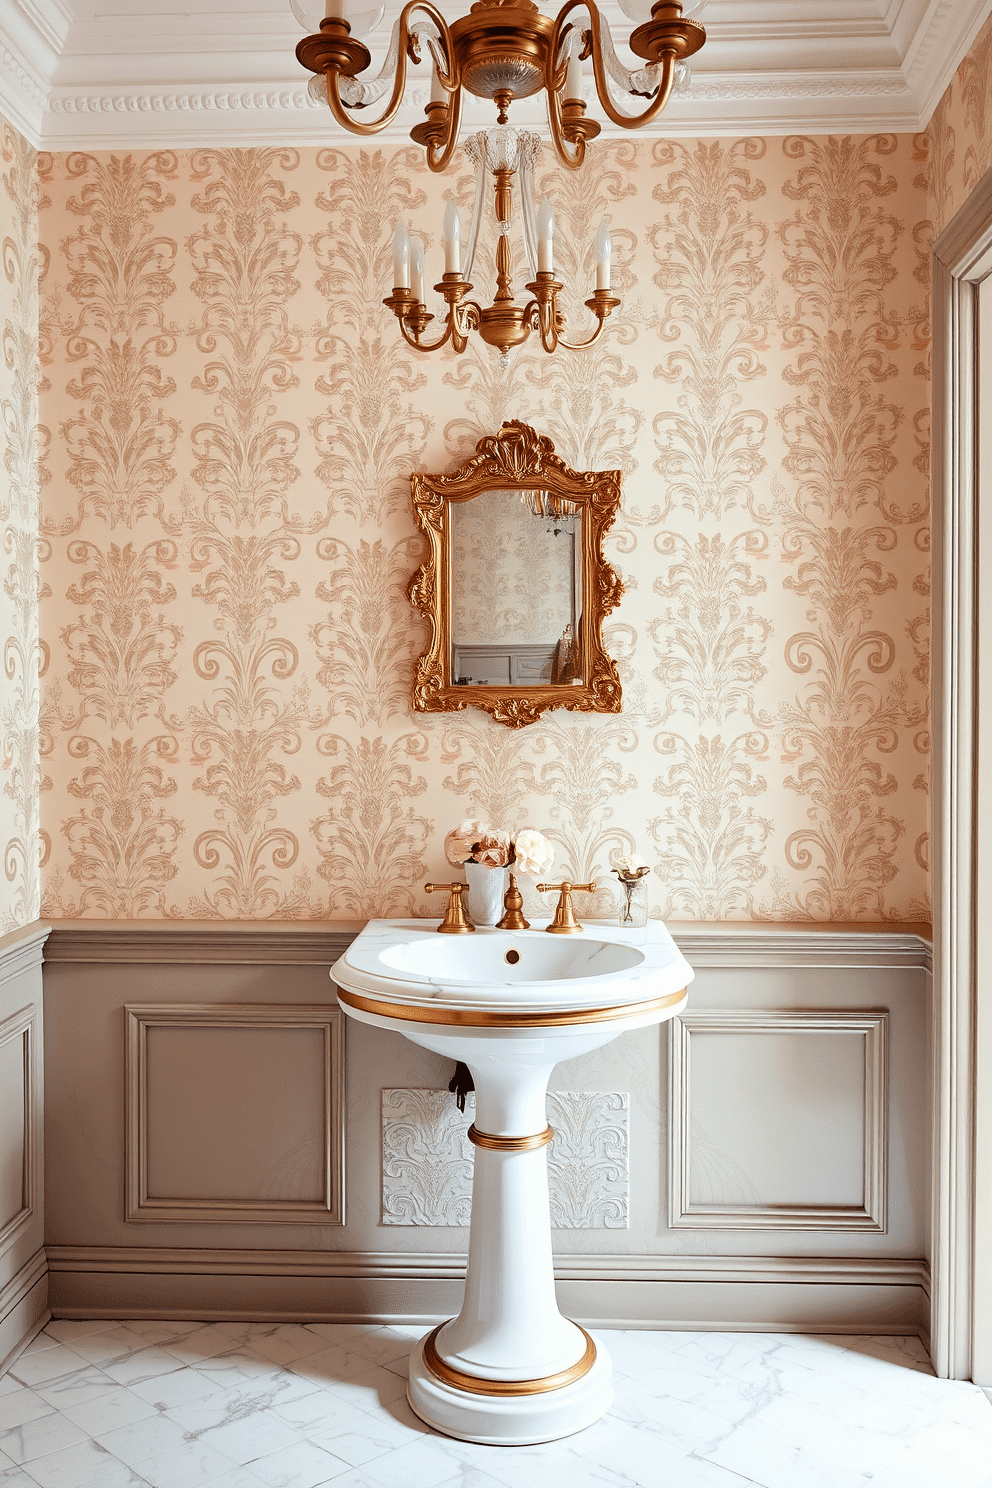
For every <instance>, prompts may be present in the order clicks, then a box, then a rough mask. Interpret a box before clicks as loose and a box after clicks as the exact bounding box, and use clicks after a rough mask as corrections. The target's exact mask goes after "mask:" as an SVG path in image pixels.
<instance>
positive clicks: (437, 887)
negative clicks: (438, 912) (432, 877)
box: [424, 883, 475, 935]
mask: <svg viewBox="0 0 992 1488" xmlns="http://www.w3.org/2000/svg"><path fill="white" fill-rule="evenodd" d="M467 888H468V884H463V883H450V884H436V883H427V884H424V891H425V893H428V894H433V893H435V892H436V893H443V892H444V891H448V892H449V893H450V894H451V898H450V899H449V900H448V905H447V908H446V909H445V911H444V919H443V920H442V921H441V923H440V925H438V927H437V933H438V935H467V934H468V932H469V931H470V930H473V931H474V929H475V926H474V925H473V924H472V922H471V920H470V919H469V918H468V916H467V915H466V913H465V906H464V905H463V904H462V895H463V894H464V893H465V891H466V889H467Z"/></svg>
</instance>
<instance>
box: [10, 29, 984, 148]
mask: <svg viewBox="0 0 992 1488" xmlns="http://www.w3.org/2000/svg"><path fill="white" fill-rule="evenodd" d="M78 8H79V9H81V8H82V7H78ZM442 8H443V9H444V10H445V11H446V12H450V13H451V14H452V15H453V14H454V13H455V12H456V11H457V10H458V9H459V8H460V0H443V4H442ZM548 8H549V7H548V6H545V9H548ZM808 8H810V7H808V6H804V7H800V13H799V14H798V15H797V14H796V12H795V7H794V6H790V7H788V8H786V7H785V6H783V5H782V4H781V3H779V0H749V3H748V4H747V5H742V4H741V3H740V0H707V4H706V6H705V10H704V11H703V12H702V16H703V20H704V21H705V24H706V26H707V28H708V30H709V33H710V41H709V44H708V46H707V48H706V50H705V52H703V53H702V54H701V57H700V63H699V66H697V67H696V68H695V70H694V73H693V77H692V80H691V82H690V84H689V86H688V87H687V88H686V89H684V90H683V91H682V92H681V93H680V94H679V95H678V96H676V97H675V98H674V99H673V100H672V102H671V104H670V105H669V107H668V108H667V109H666V111H665V113H664V115H663V117H662V119H661V120H660V121H659V124H658V126H657V127H656V128H655V129H654V130H652V131H644V132H642V134H641V137H642V138H644V137H648V138H650V137H659V136H660V137H680V136H682V137H693V136H698V135H723V136H734V135H741V134H770V135H782V134H792V133H802V134H821V133H846V132H856V133H865V132H875V131H895V132H905V131H916V130H919V129H921V128H923V127H924V126H925V125H926V123H927V121H928V120H929V118H930V116H931V114H932V112H933V110H934V108H935V107H936V104H937V102H938V101H939V99H940V96H941V95H942V93H943V92H944V90H945V89H946V87H947V85H948V83H949V82H950V80H951V78H952V77H953V75H954V72H955V70H956V68H957V66H958V65H959V63H960V61H961V58H962V57H963V56H964V54H965V52H966V51H967V49H968V47H969V46H970V45H971V43H972V42H973V40H974V38H975V36H976V35H977V33H978V31H979V29H980V28H981V26H982V25H983V24H984V22H985V21H986V20H987V19H988V17H989V15H990V14H992V0H888V3H887V4H879V3H877V0H830V3H827V4H824V5H819V6H818V7H816V9H817V14H816V15H814V16H806V15H805V14H803V13H802V11H804V10H805V9H808ZM287 9H288V8H287V7H286V5H285V0H251V3H249V4H246V5H245V6H244V7H243V11H242V12H241V13H239V21H238V33H237V49H234V48H233V47H231V45H230V41H229V30H230V25H229V19H230V18H229V13H228V12H222V11H221V10H220V9H219V7H218V0H203V3H202V4H201V5H200V6H199V8H198V9H197V10H195V11H193V12H191V13H190V14H188V15H187V16H186V17H185V19H184V24H183V36H184V47H183V50H178V49H177V46H176V39H175V22H174V17H173V15H172V14H171V13H167V11H166V8H165V5H164V3H163V0H148V3H147V4H146V5H145V6H142V7H134V8H132V11H131V14H130V15H116V14H115V15H113V16H111V15H109V14H108V15H106V16H97V17H93V16H87V15H81V14H77V4H76V0H0V35H2V38H3V40H2V44H0V112H2V113H3V114H4V116H5V117H6V118H7V119H9V121H10V122H11V123H12V124H13V125H14V126H15V127H16V128H18V129H19V130H20V131H21V132H22V133H23V134H24V135H25V136H26V137H27V138H28V140H29V141H30V142H31V143H32V144H33V145H35V146H38V147H41V146H44V147H45V148H48V149H56V150H58V149H62V150H70V149H105V148H116V149H120V148H122V147H123V148H127V147H129V146H134V147H137V148H141V147H147V148H161V147H174V148H181V147H183V146H187V147H195V146H197V145H203V144H213V145H217V146H231V145H255V144H262V143H265V144H272V143H277V144H284V145H301V146H317V145H326V144H333V145H335V146H341V147H343V148H349V147H353V148H362V147H365V148H368V141H365V140H361V139H359V138H358V137H355V136H350V135H347V134H345V133H344V132H343V131H342V130H340V129H339V128H337V126H336V125H335V124H334V123H333V121H332V120H331V118H330V117H329V115H328V113H327V111H326V110H325V109H324V108H323V107H321V106H320V105H319V104H315V103H314V102H313V101H312V100H311V99H310V97H309V95H308V94H307V91H306V85H305V81H306V80H305V77H303V76H302V75H301V71H300V70H299V69H298V68H297V66H296V63H295V61H294V59H293V55H292V52H293V44H294V42H295V39H296V35H297V32H296V31H295V30H294V27H293V22H292V18H291V17H288V16H287ZM604 9H605V11H606V14H607V16H608V18H609V19H610V20H611V21H614V22H616V23H618V25H622V26H623V27H624V28H626V27H627V26H628V25H629V22H628V21H627V20H626V19H625V18H624V17H623V16H622V14H621V13H620V11H619V7H618V5H617V4H616V3H615V0H605V4H604ZM387 36H388V28H387V29H384V28H382V27H380V28H379V31H378V32H377V34H376V35H374V36H372V37H371V38H369V41H370V45H371V47H372V51H373V57H374V59H375V60H374V62H373V66H374V67H377V66H378V60H379V58H380V57H381V55H382V53H383V52H384V50H385V47H386V43H387ZM797 57H798V58H799V59H800V61H801V64H802V66H801V69H797V67H796V59H797ZM703 59H705V61H704V60H703ZM425 102H426V77H418V78H415V79H414V81H413V84H412V86H411V87H410V89H409V90H408V96H407V102H406V104H405V105H404V107H403V108H402V109H401V110H400V114H399V115H398V118H397V120H396V121H395V122H394V124H393V125H392V126H391V127H390V128H388V129H386V130H384V131H382V133H380V134H379V135H377V136H376V137H375V138H376V140H377V141H380V142H383V143H396V144H400V143H404V144H405V143H406V142H407V140H408V139H409V129H410V127H411V125H412V124H414V123H416V122H417V121H418V120H419V119H420V117H421V111H422V108H423V105H424V103H425ZM514 115H515V117H514V122H517V123H519V124H520V125H521V126H523V127H530V128H533V127H537V128H538V129H542V130H543V129H544V128H545V127H546V121H545V117H544V109H543V105H542V104H541V102H540V100H539V99H538V100H522V101H521V102H520V103H519V104H517V105H516V107H515V110H514ZM491 122H492V110H491V107H489V106H488V105H486V104H483V103H482V102H481V101H476V100H471V101H470V102H469V104H468V106H467V107H466V109H465V123H464V128H465V129H466V131H471V130H472V129H473V128H476V129H478V128H482V127H486V126H488V125H489V124H490V123H491ZM604 134H605V135H606V136H607V137H609V136H610V135H613V136H614V137H620V136H623V137H630V136H629V135H627V134H626V132H624V131H620V130H617V129H616V128H614V127H613V126H611V125H607V126H606V127H605V129H604Z"/></svg>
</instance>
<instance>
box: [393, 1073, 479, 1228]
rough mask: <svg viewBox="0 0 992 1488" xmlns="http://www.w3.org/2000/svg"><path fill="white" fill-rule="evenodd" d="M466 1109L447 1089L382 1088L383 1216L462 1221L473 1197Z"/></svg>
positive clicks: (397, 1220) (409, 1221) (471, 1103)
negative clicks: (461, 1107) (457, 1103)
mask: <svg viewBox="0 0 992 1488" xmlns="http://www.w3.org/2000/svg"><path fill="white" fill-rule="evenodd" d="M474 1108H475V1100H474V1097H472V1096H469V1098H468V1100H467V1102H466V1107H465V1113H464V1114H462V1112H461V1111H459V1109H458V1106H457V1105H456V1103H455V1097H454V1096H453V1095H452V1094H451V1093H450V1091H447V1090H384V1091H383V1092H382V1222H383V1224H387V1225H467V1224H468V1220H469V1211H470V1208H471V1203H472V1145H471V1143H470V1142H469V1140H468V1137H467V1136H466V1135H465V1134H466V1132H467V1131H468V1128H469V1124H470V1122H471V1119H472V1114H471V1113H472V1111H473V1110H474Z"/></svg>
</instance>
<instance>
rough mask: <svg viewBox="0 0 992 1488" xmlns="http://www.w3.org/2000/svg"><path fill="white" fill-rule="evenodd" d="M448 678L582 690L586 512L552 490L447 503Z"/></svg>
mask: <svg viewBox="0 0 992 1488" xmlns="http://www.w3.org/2000/svg"><path fill="white" fill-rule="evenodd" d="M451 601H452V603H451V681H452V683H453V684H454V685H455V686H456V687H468V686H471V685H473V684H481V685H483V686H498V685H502V686H504V687H506V686H509V687H526V686H529V685H530V686H532V685H534V684H536V683H541V682H545V683H550V684H552V685H555V686H580V685H581V682H582V667H581V663H580V658H579V654H578V642H577V637H578V635H579V630H580V626H579V615H580V612H581V607H582V513H581V510H580V509H579V507H578V506H577V505H576V504H575V503H574V502H568V501H561V500H559V499H558V498H557V497H555V496H553V495H552V494H551V493H550V492H548V491H520V490H513V489H503V490H492V491H482V492H480V493H479V495H478V496H474V497H473V498H472V499H471V500H470V501H460V502H458V503H456V504H453V505H452V508H451Z"/></svg>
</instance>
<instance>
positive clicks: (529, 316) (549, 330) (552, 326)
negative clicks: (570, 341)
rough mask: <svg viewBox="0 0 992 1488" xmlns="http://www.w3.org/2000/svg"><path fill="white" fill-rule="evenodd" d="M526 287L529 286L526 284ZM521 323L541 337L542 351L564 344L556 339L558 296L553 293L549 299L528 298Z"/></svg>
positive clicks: (555, 349)
mask: <svg viewBox="0 0 992 1488" xmlns="http://www.w3.org/2000/svg"><path fill="white" fill-rule="evenodd" d="M528 288H530V286H529V285H528ZM523 324H524V325H525V326H526V327H527V329H528V330H529V331H537V332H538V333H539V334H540V337H541V346H542V348H543V350H544V351H547V352H552V351H557V349H558V347H559V345H564V342H560V341H559V339H558V297H557V295H554V296H553V297H552V298H551V299H550V300H548V299H543V298H542V299H540V300H529V301H528V302H527V304H526V305H525V306H524V314H523Z"/></svg>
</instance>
